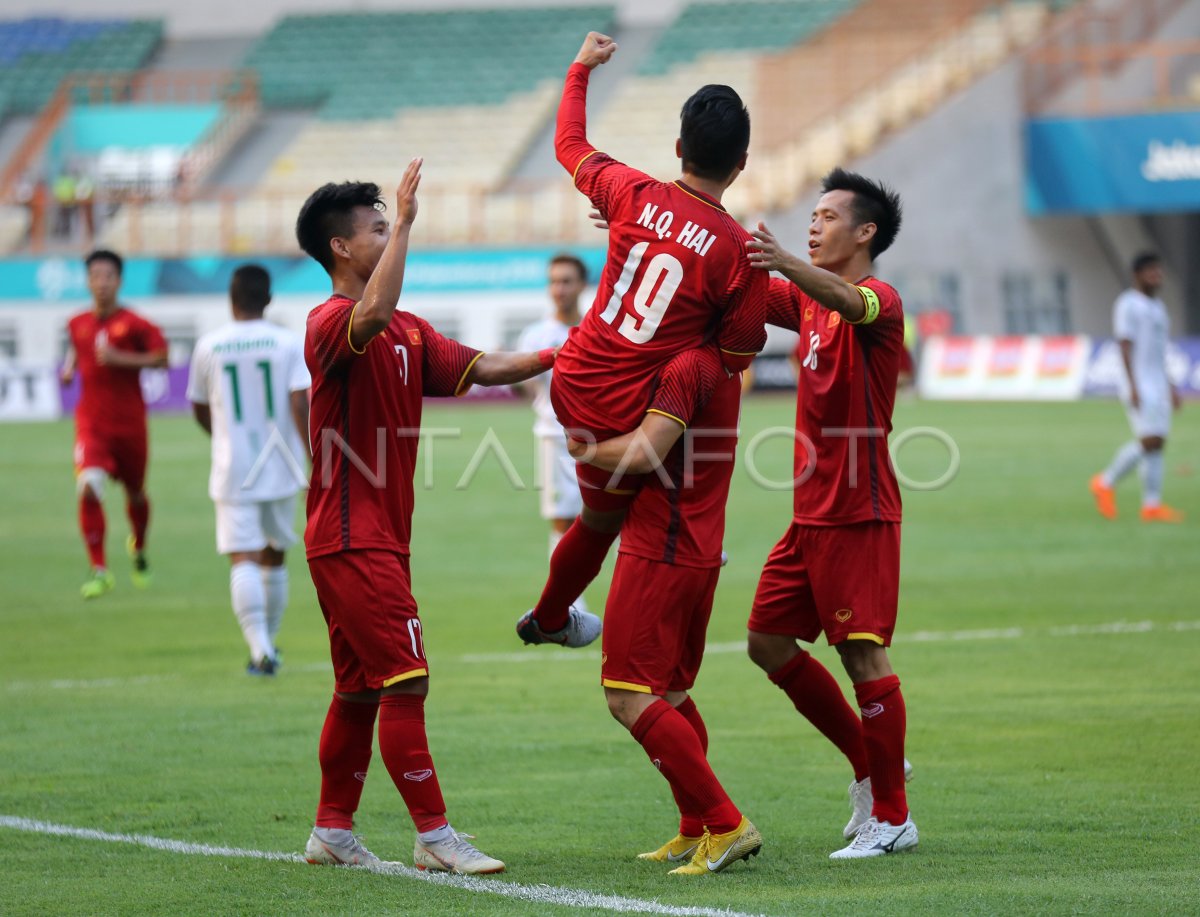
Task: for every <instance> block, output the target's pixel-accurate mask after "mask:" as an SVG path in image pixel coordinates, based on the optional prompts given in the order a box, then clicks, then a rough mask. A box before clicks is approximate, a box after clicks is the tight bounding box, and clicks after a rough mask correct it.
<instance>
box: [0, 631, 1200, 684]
mask: <svg viewBox="0 0 1200 917" xmlns="http://www.w3.org/2000/svg"><path fill="white" fill-rule="evenodd" d="M1185 631H1200V620H1192V621H1109V622H1107V623H1105V624H1063V625H1054V626H1050V627H999V628H981V629H979V630H919V631H914V632H912V633H908V634H901V635H900V636H899V637H897V638H896V640H895V643H896V645H899V646H904V645H905V644H908V643H957V642H963V641H976V640H981V641H983V640H1020V639H1023V638H1032V639H1037V638H1048V637H1096V636H1112V635H1118V634H1119V635H1126V634H1149V633H1182V632H1185ZM744 652H746V643H745V641H744V640H737V641H733V642H730V643H710V644H708V646H706V647H705V648H704V654H705V655H706V656H716V655H722V654H727V653H744ZM445 661H446V662H453V663H461V664H464V665H504V664H513V665H520V664H527V663H533V662H549V663H556V662H566V663H578V662H587V663H590V664H595V663H597V662H599V661H600V654H599V653H598V652H595V651H594V650H558V649H552V648H547V649H546V650H534V649H528V650H525V651H522V652H515V653H466V654H464V655H461V656H457V657H454V658H453V659H448V660H445ZM286 671H287V672H293V673H313V672H330V671H332V667H331V666H330V664H329V663H328V662H314V663H308V664H306V665H298V666H288V667H287V669H286ZM180 678H181V676H179V675H136V676H131V677H129V678H92V679H67V678H55V679H51V680H48V681H9V682H4V683H0V690H4V691H44V690H59V691H77V690H91V689H96V688H128V687H136V686H138V685H149V684H156V683H160V682H166V681H178V680H179V679H180Z"/></svg>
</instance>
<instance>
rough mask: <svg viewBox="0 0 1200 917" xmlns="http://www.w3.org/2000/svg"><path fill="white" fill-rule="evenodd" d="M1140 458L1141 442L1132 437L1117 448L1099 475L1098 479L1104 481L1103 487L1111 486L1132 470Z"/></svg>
mask: <svg viewBox="0 0 1200 917" xmlns="http://www.w3.org/2000/svg"><path fill="white" fill-rule="evenodd" d="M1141 460H1142V444H1141V443H1139V442H1138V441H1137V440H1136V439H1132V440H1130V441H1129V442H1127V443H1126V444H1125V445H1123V446H1122V447H1121V448H1120V449H1118V450H1117V454H1116V455H1114V456H1113V460H1112V462H1110V463H1109V466H1108V467H1107V468H1105V469H1104V473H1103V474H1102V475H1100V480H1101V481H1103V482H1104V486H1105V487H1113V486H1115V485H1116V483H1117V482H1118V481H1119V480H1121V478H1123V477H1125V475H1127V474H1129V472H1131V471H1133V469H1134V468H1135V467H1137V463H1138V462H1140V461H1141Z"/></svg>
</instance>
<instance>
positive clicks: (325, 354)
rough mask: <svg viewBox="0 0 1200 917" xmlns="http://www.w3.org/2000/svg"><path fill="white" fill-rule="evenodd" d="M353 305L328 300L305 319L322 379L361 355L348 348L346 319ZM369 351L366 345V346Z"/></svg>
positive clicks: (348, 337)
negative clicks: (323, 375)
mask: <svg viewBox="0 0 1200 917" xmlns="http://www.w3.org/2000/svg"><path fill="white" fill-rule="evenodd" d="M356 305H358V304H357V303H356V302H354V301H353V300H350V299H345V298H344V297H340V296H339V297H337V298H336V299H331V300H329V301H328V302H326V303H325V304H324V305H322V306H318V307H317V308H316V309H314V310H313V312H312V314H311V315H310V316H309V317H308V340H309V345H310V346H311V348H312V353H313V355H314V356H315V357H316V360H317V365H318V366H320V367H321V372H322V373H323V374H325V375H329V374H330V373H333V372H335V371H336V370H337V369H338V367H339V366H341V365H342V364H343V363H346V362H347V361H349V360H350V359H351V358H352V357H355V356H358V355H359V354H360V353H362V352H365V348H364V351H357V350H355V349H354V348H353V347H352V346H351V345H350V316H351V315H352V314H353V313H354V307H355V306H356ZM367 346H368V347H370V346H371V345H370V342H368V343H367Z"/></svg>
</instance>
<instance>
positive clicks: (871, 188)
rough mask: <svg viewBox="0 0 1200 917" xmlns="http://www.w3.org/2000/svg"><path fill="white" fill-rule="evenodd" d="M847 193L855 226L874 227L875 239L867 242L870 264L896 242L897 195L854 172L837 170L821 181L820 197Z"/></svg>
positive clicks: (900, 215)
mask: <svg viewBox="0 0 1200 917" xmlns="http://www.w3.org/2000/svg"><path fill="white" fill-rule="evenodd" d="M830 191H849V192H851V193H852V194H853V195H854V205H853V208H852V209H853V211H854V218H855V219H856V220H858V224H857V225H859V226H861V225H862V224H863V223H874V224H875V237H874V238H873V239H872V240H871V248H870V254H871V260H872V261H874V260H875V259H876V258H878V257H879V256H880V255H882V254H883V253H884V252H886V251H887V250H888V249H889V248H891V247H892V243H893V242H895V241H896V233H898V232H899V231H900V223H901V221H902V220H903V218H904V212H903V209H902V208H901V206H900V195H899V194H897V193H896V192H895V191H894V190H892V189H891V188H889V187H888V186H887V185H885V184H884V183H883V182H880V181H872V180H871V179H869V178H866V177H864V176H862V175H859V174H858V173H857V172H848V171H846V170H845V169H843V168H841V167H838V168H836V169H834V170H833V171H832V172H830V173H829V174H828V175H826V176H825V177H824V178H823V179H822V180H821V193H822V194H828V193H829V192H830Z"/></svg>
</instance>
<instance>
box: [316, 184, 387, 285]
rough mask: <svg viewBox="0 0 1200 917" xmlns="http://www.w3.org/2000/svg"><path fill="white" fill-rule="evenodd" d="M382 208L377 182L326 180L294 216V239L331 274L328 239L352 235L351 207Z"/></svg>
mask: <svg viewBox="0 0 1200 917" xmlns="http://www.w3.org/2000/svg"><path fill="white" fill-rule="evenodd" d="M355 207H370V208H372V209H373V210H383V209H384V204H383V196H382V192H381V190H380V188H379V185H377V184H375V183H374V182H369V181H344V182H341V183H340V184H334V183H333V182H329V183H328V184H324V185H321V187H320V188H318V189H317V190H316V191H314V192H313V193H312V194H310V195H309V196H308V200H306V201H305V202H304V206H303V207H301V208H300V215H299V216H298V217H297V218H296V241H297V242H299V243H300V247H301V248H302V249H304V251H305V252H306V253H307V254H309V255H310V256H312V258H313V259H315V260H316V262H317V263H318V264H320V265H321V267H323V268H325V272H326V273H328V274H332V273H333V252H332V251H331V250H330V248H329V242H330V240H332V239H336V238H338V237H341V238H347V237H349V236H351V235H353V234H354V218H353V213H354V208H355Z"/></svg>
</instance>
